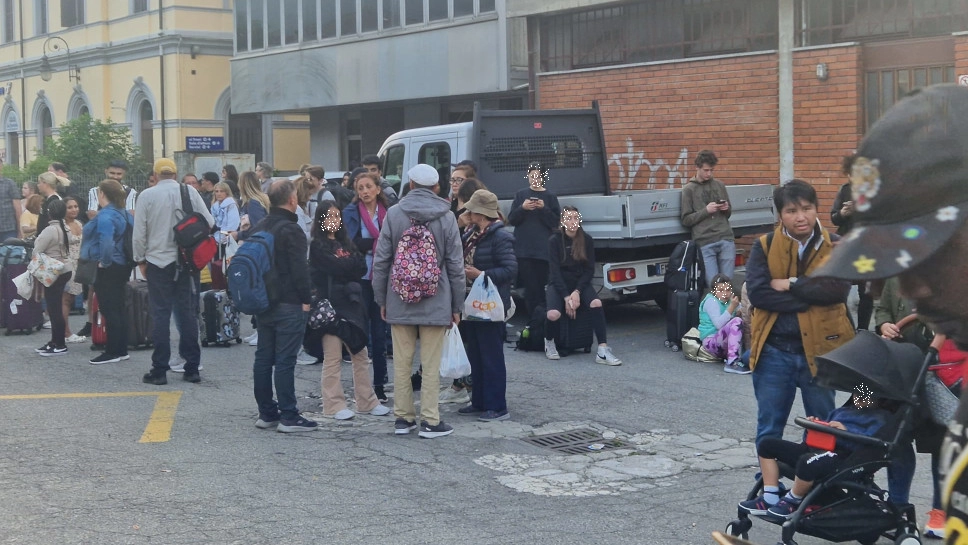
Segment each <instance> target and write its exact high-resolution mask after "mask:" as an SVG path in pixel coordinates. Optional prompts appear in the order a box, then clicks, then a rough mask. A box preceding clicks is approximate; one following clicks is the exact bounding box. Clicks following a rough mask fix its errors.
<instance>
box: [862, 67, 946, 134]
mask: <svg viewBox="0 0 968 545" xmlns="http://www.w3.org/2000/svg"><path fill="white" fill-rule="evenodd" d="M864 76H865V94H864V114H865V118H866V119H865V121H866V123H867V128H870V127H871V125H873V124H874V122H875V121H877V119H878V118H879V117H881V116H882V115H883V114H884V112H886V111H887V110H888V108H890V107H891V106H893V105H894V103H895V102H897V101H898V100H900V99H902V98H904V97H905V96H906V95H907V94H908V93H910V92H911V91H914V90H915V89H920V88H922V87H927V86H928V85H934V84H936V83H952V82H953V81H955V67H954V65H950V64H948V65H938V66H922V67H919V68H902V69H887V70H871V71H868V72H867V73H866V74H864Z"/></svg>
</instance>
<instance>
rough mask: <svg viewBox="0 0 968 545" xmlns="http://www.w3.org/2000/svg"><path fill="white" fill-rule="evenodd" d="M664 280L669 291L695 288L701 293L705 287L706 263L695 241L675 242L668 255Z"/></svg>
mask: <svg viewBox="0 0 968 545" xmlns="http://www.w3.org/2000/svg"><path fill="white" fill-rule="evenodd" d="M697 266H698V267H697ZM694 275H695V276H694ZM664 280H665V285H666V287H667V288H669V291H676V290H689V289H695V290H696V291H698V292H700V293H702V292H703V290H705V289H706V264H705V263H704V262H703V259H702V252H701V251H700V250H699V245H698V244H696V243H695V241H692V240H684V241H682V242H680V243H679V244H676V247H675V248H673V250H672V255H670V256H669V263H668V264H667V265H666V271H665V277H664ZM693 282H695V287H693Z"/></svg>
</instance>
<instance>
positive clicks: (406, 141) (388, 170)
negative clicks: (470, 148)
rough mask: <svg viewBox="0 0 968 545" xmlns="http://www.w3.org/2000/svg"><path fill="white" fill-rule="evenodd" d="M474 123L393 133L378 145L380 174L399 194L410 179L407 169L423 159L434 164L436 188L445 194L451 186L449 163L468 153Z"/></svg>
mask: <svg viewBox="0 0 968 545" xmlns="http://www.w3.org/2000/svg"><path fill="white" fill-rule="evenodd" d="M472 126H473V123H470V122H467V123H454V124H451V125H438V126H435V127H422V128H419V129H408V130H404V131H400V132H398V133H394V134H392V135H390V137H389V138H387V139H386V141H385V142H384V143H383V146H382V147H381V148H380V153H379V156H380V160H381V161H382V163H383V177H384V178H386V179H387V181H388V182H390V185H391V186H393V188H394V189H395V190H396V192H397V195H400V196H401V197H402V196H403V194H404V193H405V192H406V190H407V187H408V184H409V183H410V180H409V179H407V171H408V170H410V168H411V167H413V166H414V165H417V164H420V163H423V164H427V165H430V166H432V167H434V169H436V170H437V173H438V175H439V176H440V186H439V191H440V193H441V195H442V196H444V197H446V196H447V193H448V191H449V189H450V185H449V183H448V181H449V180H450V169H451V164H452V162H453V163H456V162H457V161H460V160H462V159H464V158H466V156H467V141H468V138H469V135H470V132H471V129H472Z"/></svg>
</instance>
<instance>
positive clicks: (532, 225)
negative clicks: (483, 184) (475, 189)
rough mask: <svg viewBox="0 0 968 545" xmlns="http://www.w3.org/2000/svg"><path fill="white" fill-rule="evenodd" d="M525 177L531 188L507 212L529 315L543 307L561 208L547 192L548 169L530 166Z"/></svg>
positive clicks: (522, 190) (555, 199)
mask: <svg viewBox="0 0 968 545" xmlns="http://www.w3.org/2000/svg"><path fill="white" fill-rule="evenodd" d="M525 178H526V179H527V180H528V187H526V188H524V189H521V190H519V191H518V192H517V194H515V196H514V202H512V203H511V211H510V212H509V213H508V225H511V226H512V227H514V256H515V257H516V258H517V261H518V272H519V274H518V282H517V284H518V285H519V286H522V287H524V301H525V306H526V307H527V313H528V316H533V315H534V312H535V309H536V308H538V307H542V308H544V300H545V284H547V283H548V256H549V250H548V238H549V237H551V233H552V232H553V231H554V230H555V229H557V228H558V216H559V215H561V206H560V205H559V204H558V196H557V195H555V194H554V193H552V192H551V191H548V188H547V183H548V178H549V175H548V169H547V168H544V167H542V166H541V164H540V163H531V164H530V165H528V172H527V175H526V176H525Z"/></svg>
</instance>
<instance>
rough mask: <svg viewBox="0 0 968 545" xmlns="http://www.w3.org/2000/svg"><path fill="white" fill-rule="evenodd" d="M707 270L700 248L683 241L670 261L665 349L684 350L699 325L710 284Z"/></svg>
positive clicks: (667, 275) (667, 268)
mask: <svg viewBox="0 0 968 545" xmlns="http://www.w3.org/2000/svg"><path fill="white" fill-rule="evenodd" d="M705 270H706V267H705V266H704V264H703V260H702V253H701V252H700V251H699V246H698V245H697V244H696V243H695V242H693V241H691V240H686V241H683V242H680V243H679V244H678V245H677V246H676V248H675V249H674V250H673V252H672V256H671V257H670V258H669V264H668V265H667V266H666V277H665V282H666V286H668V287H669V293H668V300H667V304H666V340H665V346H666V347H668V348H671V349H672V351H673V352H678V351H679V350H681V349H682V336H683V335H685V334H686V333H687V332H688V331H689V330H690V329H692V328H693V327H698V326H699V301H700V298H701V296H702V291H703V290H704V289H705V284H706V277H705V274H706V273H705Z"/></svg>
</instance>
